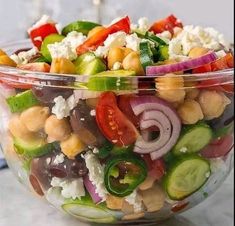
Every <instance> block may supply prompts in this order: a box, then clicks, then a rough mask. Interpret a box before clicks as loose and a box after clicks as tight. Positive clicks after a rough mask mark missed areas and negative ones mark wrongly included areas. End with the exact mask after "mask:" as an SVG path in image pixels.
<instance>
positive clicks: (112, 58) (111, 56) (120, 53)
mask: <svg viewBox="0 0 235 226" xmlns="http://www.w3.org/2000/svg"><path fill="white" fill-rule="evenodd" d="M131 52H133V50H132V49H129V48H124V47H112V48H110V50H109V53H108V58H107V59H108V67H109V69H112V68H113V65H114V64H115V63H116V62H120V63H122V62H123V60H124V58H125V57H126V56H127V55H128V54H129V53H131Z"/></svg>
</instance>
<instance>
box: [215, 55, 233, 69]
mask: <svg viewBox="0 0 235 226" xmlns="http://www.w3.org/2000/svg"><path fill="white" fill-rule="evenodd" d="M227 68H229V67H228V64H227V59H226V58H225V57H222V58H220V59H218V60H216V61H214V62H212V63H211V71H220V70H224V69H227Z"/></svg>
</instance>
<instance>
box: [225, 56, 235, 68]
mask: <svg viewBox="0 0 235 226" xmlns="http://www.w3.org/2000/svg"><path fill="white" fill-rule="evenodd" d="M224 58H225V60H226V62H227V65H228V67H229V68H234V56H233V54H232V53H227V54H226V56H225V57H224Z"/></svg>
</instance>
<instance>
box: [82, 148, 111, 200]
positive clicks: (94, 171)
mask: <svg viewBox="0 0 235 226" xmlns="http://www.w3.org/2000/svg"><path fill="white" fill-rule="evenodd" d="M84 159H85V162H86V167H87V169H88V171H89V174H88V175H89V179H90V181H91V183H92V184H93V185H94V186H95V187H96V193H97V194H98V195H99V196H100V197H101V198H102V199H103V201H104V200H105V199H106V195H107V194H108V192H107V190H106V188H105V186H104V166H102V165H101V164H100V162H99V159H98V158H97V157H96V156H95V154H93V153H92V152H91V151H88V152H87V153H86V154H85V155H84Z"/></svg>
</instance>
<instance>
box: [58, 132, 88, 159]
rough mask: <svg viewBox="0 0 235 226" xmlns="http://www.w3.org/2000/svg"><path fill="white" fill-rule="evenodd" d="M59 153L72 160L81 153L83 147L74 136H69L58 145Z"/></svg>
mask: <svg viewBox="0 0 235 226" xmlns="http://www.w3.org/2000/svg"><path fill="white" fill-rule="evenodd" d="M60 147H61V151H62V152H63V153H64V154H65V155H66V156H67V157H68V158H69V159H74V158H75V157H76V155H78V154H79V153H81V152H82V151H83V150H84V148H85V145H84V144H83V143H82V142H81V140H80V139H79V137H78V136H77V135H76V134H71V136H70V137H69V138H68V139H66V140H64V141H62V142H61V143H60Z"/></svg>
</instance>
